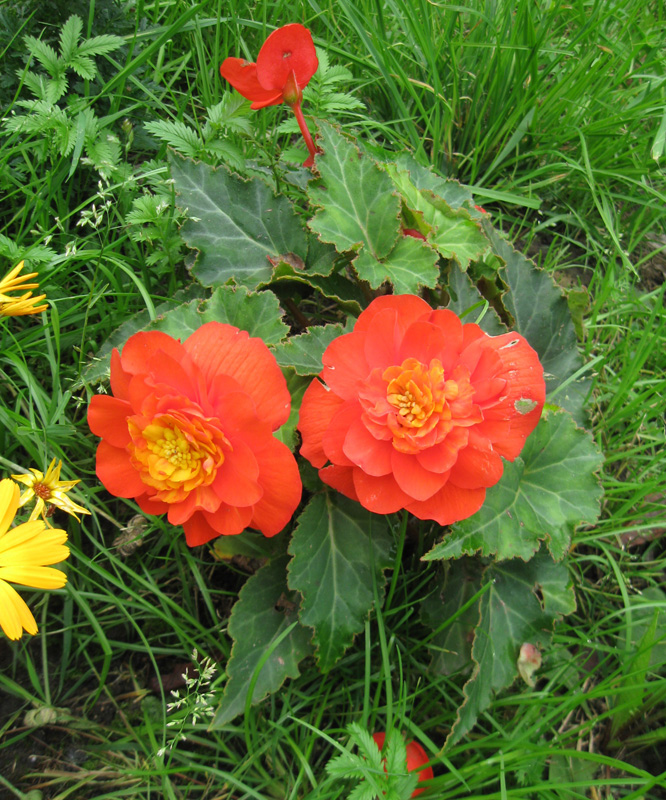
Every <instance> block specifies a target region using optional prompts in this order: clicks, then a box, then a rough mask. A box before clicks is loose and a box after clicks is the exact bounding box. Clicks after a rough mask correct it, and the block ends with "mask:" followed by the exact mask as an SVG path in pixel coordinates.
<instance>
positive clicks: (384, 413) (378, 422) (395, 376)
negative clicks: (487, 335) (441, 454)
mask: <svg viewBox="0 0 666 800" xmlns="http://www.w3.org/2000/svg"><path fill="white" fill-rule="evenodd" d="M473 395H474V388H473V386H472V385H471V383H470V379H469V370H468V369H467V368H466V367H463V366H458V367H456V368H455V369H454V370H453V372H452V374H451V375H450V376H445V374H444V368H443V366H442V362H441V361H440V360H439V359H437V358H433V359H432V361H431V362H430V364H423V363H422V362H420V361H418V360H417V359H416V358H407V359H405V361H403V362H402V364H400V365H399V366H398V365H396V366H392V367H388V368H387V369H385V370H384V371H383V372H382V373H381V374H380V373H379V370H375V371H374V372H373V375H372V377H371V379H370V381H369V384H368V387H367V389H365V390H362V391H361V392H360V393H359V399H360V401H361V405H362V406H363V408H364V410H365V414H364V421H365V424H366V426H367V427H368V430H370V431H371V432H372V433H373V435H374V436H376V437H377V438H378V439H386V438H388V437H390V438H391V439H392V440H393V446H394V447H395V448H396V449H397V450H400V451H401V452H403V453H418V452H419V451H420V450H423V449H425V448H428V447H432V446H433V445H435V444H438V443H439V442H441V441H443V440H444V439H445V438H446V436H447V435H448V434H449V433H450V432H451V431H452V430H453V429H454V428H460V427H469V426H471V425H475V424H476V423H478V422H481V421H482V420H483V416H482V414H481V411H480V409H479V407H478V406H477V405H475V404H474V403H473V402H472V397H473ZM387 428H388V431H387V430H386V429H387Z"/></svg>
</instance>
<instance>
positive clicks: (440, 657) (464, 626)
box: [227, 537, 483, 675]
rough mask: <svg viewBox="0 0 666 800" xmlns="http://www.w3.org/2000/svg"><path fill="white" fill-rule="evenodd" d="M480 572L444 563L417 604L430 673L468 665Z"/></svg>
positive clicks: (468, 562)
mask: <svg viewBox="0 0 666 800" xmlns="http://www.w3.org/2000/svg"><path fill="white" fill-rule="evenodd" d="M227 538H229V537H227ZM482 573H483V568H482V565H481V563H480V561H479V560H477V559H475V558H459V559H455V560H452V561H448V562H446V563H445V564H444V565H443V569H442V570H441V573H440V574H439V575H438V576H437V581H436V582H435V585H434V586H433V588H432V591H431V593H430V594H429V595H428V597H426V598H425V600H424V601H423V603H422V604H421V622H423V624H424V625H426V626H427V627H428V628H432V630H433V631H435V635H434V636H433V637H432V638H430V639H429V640H428V649H429V650H430V653H431V655H432V661H431V662H430V669H431V670H433V671H434V672H438V673H441V674H443V675H451V674H452V673H454V672H461V671H463V670H465V669H466V668H467V667H469V665H470V664H471V661H472V642H473V640H474V630H475V628H476V626H477V623H478V621H479V601H478V600H476V601H475V602H474V601H473V598H474V596H475V595H476V594H477V593H478V592H479V590H480V589H481V575H482ZM470 601H472V602H471V604H470V605H467V604H468V603H470ZM466 606H467V607H466Z"/></svg>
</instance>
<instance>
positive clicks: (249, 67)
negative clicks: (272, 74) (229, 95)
mask: <svg viewBox="0 0 666 800" xmlns="http://www.w3.org/2000/svg"><path fill="white" fill-rule="evenodd" d="M220 74H221V75H222V77H223V78H224V79H225V80H227V81H229V83H230V84H231V85H232V86H233V87H234V89H235V90H236V91H237V92H239V93H240V94H242V95H243V97H244V98H245V99H246V100H252V108H254V109H257V108H264V107H265V106H276V105H279V104H280V103H281V102H282V87H280V90H279V91H276V90H275V89H264V87H263V86H262V85H261V84H260V83H259V80H258V78H257V65H256V64H253V63H252V62H250V61H246V60H245V59H244V58H233V57H231V56H230V57H229V58H225V59H224V61H223V62H222V66H221V67H220Z"/></svg>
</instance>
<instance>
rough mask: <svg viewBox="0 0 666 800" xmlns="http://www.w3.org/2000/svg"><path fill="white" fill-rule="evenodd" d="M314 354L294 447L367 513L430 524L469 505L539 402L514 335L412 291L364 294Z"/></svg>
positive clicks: (539, 390)
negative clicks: (489, 329) (352, 316)
mask: <svg viewBox="0 0 666 800" xmlns="http://www.w3.org/2000/svg"><path fill="white" fill-rule="evenodd" d="M322 361H323V364H324V369H323V370H322V372H321V373H320V376H319V377H320V378H321V381H320V380H317V379H315V380H314V381H313V382H312V383H311V384H310V386H309V387H308V389H307V390H306V392H305V395H304V397H303V402H302V404H301V410H300V419H299V423H298V428H299V430H300V432H301V435H302V438H303V446H302V447H301V454H302V455H303V456H304V457H305V458H307V459H308V461H310V463H311V464H313V466H315V467H318V468H319V475H320V477H321V478H322V480H323V481H324V482H325V483H327V484H329V486H332V487H333V488H334V489H337V490H338V491H340V492H342V494H344V495H346V496H347V497H351V498H352V499H354V500H358V501H359V502H360V503H361V505H362V506H364V507H365V508H367V509H369V510H370V511H374V512H376V513H378V514H390V513H392V512H394V511H398V510H400V509H401V508H405V509H407V511H409V512H411V513H412V514H414V515H415V516H416V517H419V518H420V519H433V520H436V521H437V522H438V523H439V524H440V525H450V524H452V523H454V522H457V521H458V520H461V519H465V518H466V517H469V516H471V515H472V514H474V513H475V512H476V511H478V510H479V508H480V507H481V505H482V503H483V501H484V499H485V495H486V489H487V488H488V487H490V486H493V485H494V484H496V483H497V481H498V480H499V479H500V477H501V476H502V470H503V465H502V458H505V459H508V460H509V461H513V460H514V459H515V458H516V457H517V456H518V454H519V453H520V451H521V450H522V447H523V444H524V443H525V439H526V438H527V436H528V435H529V434H530V433H531V432H532V430H533V429H534V427H535V426H536V424H537V422H538V421H539V417H540V415H541V409H542V408H543V403H544V399H545V383H544V379H543V368H542V366H541V364H540V362H539V358H538V356H537V354H536V353H535V352H534V350H533V349H532V348H531V347H530V345H529V344H528V343H527V341H526V340H525V339H524V338H523V337H522V336H521V335H520V334H518V333H505V334H502V335H501V336H488V334H486V333H484V332H483V331H482V330H481V328H479V326H478V325H475V324H467V325H463V324H462V322H461V321H460V319H459V318H458V317H457V316H456V315H455V314H454V313H453V312H452V311H448V310H441V309H440V310H437V311H433V310H432V309H431V308H430V306H429V305H428V304H427V303H426V302H425V301H424V300H421V298H419V297H416V296H414V295H397V296H396V295H386V296H383V297H378V298H376V299H375V300H373V301H372V303H371V304H370V305H369V306H368V308H367V309H366V310H365V311H364V312H363V313H362V314H361V315H360V317H359V318H358V320H357V321H356V325H355V326H354V330H353V331H352V333H348V334H345V335H343V336H339V337H338V338H337V339H334V340H333V342H331V344H330V345H329V346H328V347H327V348H326V351H325V352H324V355H323V358H322ZM327 464H328V466H326V465H327Z"/></svg>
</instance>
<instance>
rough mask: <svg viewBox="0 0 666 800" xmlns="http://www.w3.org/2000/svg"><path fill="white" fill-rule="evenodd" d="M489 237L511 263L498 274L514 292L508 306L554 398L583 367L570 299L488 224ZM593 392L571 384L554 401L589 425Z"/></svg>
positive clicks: (583, 384) (506, 300)
mask: <svg viewBox="0 0 666 800" xmlns="http://www.w3.org/2000/svg"><path fill="white" fill-rule="evenodd" d="M486 232H487V233H488V237H489V239H490V242H491V245H492V248H493V250H494V252H495V253H497V255H498V256H500V258H502V259H503V260H504V262H505V264H506V266H505V267H504V268H503V269H500V273H499V274H500V277H501V278H502V280H503V281H504V282H505V283H506V284H507V286H508V287H509V289H510V291H509V292H507V293H506V294H505V295H504V296H503V297H502V301H503V303H504V307H505V308H506V310H507V311H508V312H509V314H511V316H512V317H513V319H514V320H515V330H517V331H518V333H522V335H523V336H524V337H525V338H526V339H527V341H528V342H529V343H530V344H531V345H532V347H533V348H534V349H535V350H536V351H537V353H538V354H539V359H540V360H541V363H542V364H543V368H544V373H545V379H546V392H547V394H548V395H552V393H553V392H554V391H555V390H556V389H557V388H558V387H559V386H561V385H562V384H563V383H565V382H566V381H568V380H569V379H570V378H571V376H572V375H574V373H576V372H578V370H580V369H581V367H582V366H583V359H582V358H581V356H580V353H579V352H578V348H577V341H578V340H577V338H576V330H575V328H574V324H573V321H572V319H571V312H570V311H569V306H568V303H567V299H566V297H565V296H564V295H563V294H562V291H561V290H560V289H559V288H558V287H557V286H556V285H555V283H554V282H553V279H552V278H551V277H550V275H548V273H547V272H544V270H542V269H539V268H538V267H537V266H536V265H535V264H534V263H533V262H532V261H530V260H529V259H528V258H526V257H525V256H524V255H522V254H521V253H519V252H517V251H516V250H515V249H514V248H513V247H512V246H511V245H510V244H509V243H508V242H506V241H505V240H504V239H502V238H501V236H499V234H498V233H497V232H496V231H494V230H492V228H491V227H490V226H489V225H488V226H486ZM589 388H590V382H589V380H577V381H575V382H573V383H569V385H568V386H566V388H564V389H563V390H562V391H560V392H558V393H557V394H556V395H555V397H554V398H553V401H552V402H554V403H557V405H560V406H562V407H564V408H566V409H567V411H570V412H571V414H572V415H573V417H574V419H575V420H576V422H578V423H579V424H581V425H582V424H585V415H584V412H583V405H584V401H585V398H586V397H587V395H588V393H589Z"/></svg>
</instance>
